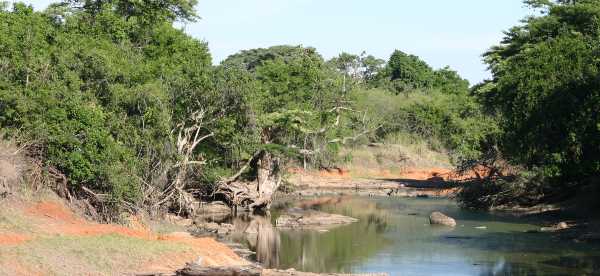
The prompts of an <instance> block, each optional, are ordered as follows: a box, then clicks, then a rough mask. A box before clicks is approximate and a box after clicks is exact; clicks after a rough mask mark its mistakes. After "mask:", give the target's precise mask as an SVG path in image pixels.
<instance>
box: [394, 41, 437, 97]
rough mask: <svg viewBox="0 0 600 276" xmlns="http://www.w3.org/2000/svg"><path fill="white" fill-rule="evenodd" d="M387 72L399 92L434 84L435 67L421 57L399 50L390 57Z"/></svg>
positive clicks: (428, 86)
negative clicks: (432, 67)
mask: <svg viewBox="0 0 600 276" xmlns="http://www.w3.org/2000/svg"><path fill="white" fill-rule="evenodd" d="M386 74H387V77H388V78H389V79H390V81H391V82H392V84H393V86H394V87H395V90H396V91H397V92H403V91H408V90H412V89H419V88H430V87H432V85H433V75H434V72H433V69H431V67H429V65H427V63H426V62H424V61H423V60H421V59H420V58H419V57H417V56H414V55H408V54H406V53H404V52H402V51H399V50H396V51H394V53H393V54H392V56H391V57H390V59H389V61H388V63H387V66H386Z"/></svg>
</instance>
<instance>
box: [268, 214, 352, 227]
mask: <svg viewBox="0 0 600 276" xmlns="http://www.w3.org/2000/svg"><path fill="white" fill-rule="evenodd" d="M357 221H358V219H355V218H351V217H347V216H342V215H337V214H328V213H324V212H319V211H309V210H288V213H287V214H284V215H281V216H280V217H279V218H277V221H276V222H275V224H276V225H277V227H282V228H310V227H320V226H335V225H343V224H350V223H353V222H357Z"/></svg>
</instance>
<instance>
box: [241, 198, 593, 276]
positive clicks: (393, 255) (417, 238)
mask: <svg viewBox="0 0 600 276" xmlns="http://www.w3.org/2000/svg"><path fill="white" fill-rule="evenodd" d="M284 206H286V207H287V206H289V204H288V205H284ZM305 207H307V208H314V209H319V210H322V211H325V212H330V213H338V214H343V215H348V216H352V217H355V218H358V219H360V221H359V222H357V223H354V224H351V225H347V226H342V227H338V228H334V229H329V230H323V229H320V230H280V229H275V228H274V227H273V226H272V225H273V222H274V220H275V219H276V217H277V215H278V213H279V212H280V211H275V212H273V214H272V216H271V217H270V218H265V217H259V216H254V217H246V218H237V219H234V222H235V225H236V228H237V229H238V231H237V234H236V235H234V236H232V239H234V240H235V241H236V242H242V243H244V244H246V245H247V246H249V247H250V248H251V249H252V250H253V251H256V252H257V254H256V258H257V260H258V261H260V262H262V263H263V264H265V265H266V266H268V267H273V268H284V269H287V268H295V269H297V270H302V271H310V272H348V273H358V272H388V273H390V275H585V274H588V275H589V274H596V273H600V248H594V246H591V245H589V244H578V243H575V242H572V241H566V240H561V239H559V238H558V237H556V236H554V235H552V234H548V233H526V231H528V230H535V229H539V227H540V225H538V224H537V223H536V222H535V221H531V220H530V219H529V220H525V219H520V218H516V217H511V216H498V215H491V214H488V213H481V212H473V211H466V210H462V209H460V208H458V207H457V206H456V204H455V203H454V202H452V201H449V200H443V199H410V198H401V199H398V198H396V199H390V198H372V197H350V198H343V199H341V200H329V201H326V202H325V203H322V204H317V205H308V206H305ZM434 210H437V211H442V212H444V213H446V214H448V215H450V216H452V217H454V218H456V219H457V222H458V226H457V227H456V228H448V227H442V226H431V225H429V223H428V215H429V214H430V213H431V212H432V211H434Z"/></svg>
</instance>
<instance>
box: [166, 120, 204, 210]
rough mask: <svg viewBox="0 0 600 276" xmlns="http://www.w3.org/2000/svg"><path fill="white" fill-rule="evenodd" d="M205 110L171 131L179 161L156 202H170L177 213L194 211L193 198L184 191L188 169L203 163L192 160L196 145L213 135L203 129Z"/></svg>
mask: <svg viewBox="0 0 600 276" xmlns="http://www.w3.org/2000/svg"><path fill="white" fill-rule="evenodd" d="M206 114H207V113H206V111H205V110H204V109H201V110H199V111H196V112H193V113H192V114H191V115H190V116H189V117H188V118H187V119H185V120H184V121H183V122H181V123H180V124H178V125H177V127H176V128H175V130H173V132H172V133H175V132H177V154H178V155H179V156H180V161H179V162H177V163H176V164H175V165H174V166H173V169H175V170H176V171H177V172H176V173H175V178H174V180H173V181H172V182H171V183H170V184H169V186H167V188H166V189H165V191H164V198H163V199H162V200H160V201H159V202H157V203H156V204H157V205H162V204H164V203H166V202H171V206H172V207H175V208H177V213H179V214H186V215H192V214H194V213H195V207H194V206H195V202H196V200H195V198H194V196H193V195H192V194H191V193H189V192H187V191H186V189H185V188H186V187H185V186H186V177H187V175H188V172H189V169H190V167H191V166H194V165H204V164H206V162H205V161H204V160H192V158H193V157H194V150H195V149H196V148H197V147H198V145H199V144H200V143H201V142H202V141H204V140H206V139H208V138H210V137H212V136H214V133H213V132H210V133H208V134H206V131H203V129H204V128H205V124H206V120H205V119H206V118H205V117H206Z"/></svg>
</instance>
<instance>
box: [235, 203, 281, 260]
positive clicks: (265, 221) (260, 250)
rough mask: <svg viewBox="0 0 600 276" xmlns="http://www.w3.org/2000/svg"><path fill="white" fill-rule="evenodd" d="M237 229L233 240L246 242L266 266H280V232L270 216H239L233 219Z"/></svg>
mask: <svg viewBox="0 0 600 276" xmlns="http://www.w3.org/2000/svg"><path fill="white" fill-rule="evenodd" d="M232 223H233V225H234V226H235V231H234V233H233V235H232V237H233V240H234V241H236V242H239V243H243V244H246V245H247V246H248V248H249V249H250V250H252V251H254V252H256V260H257V261H258V262H260V263H262V264H263V265H265V266H266V267H278V266H279V251H280V247H281V246H280V244H281V242H280V239H279V232H278V231H277V229H275V227H273V224H272V223H271V220H270V218H269V217H268V216H267V217H263V216H258V215H245V216H238V217H236V218H234V219H233V220H232Z"/></svg>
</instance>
